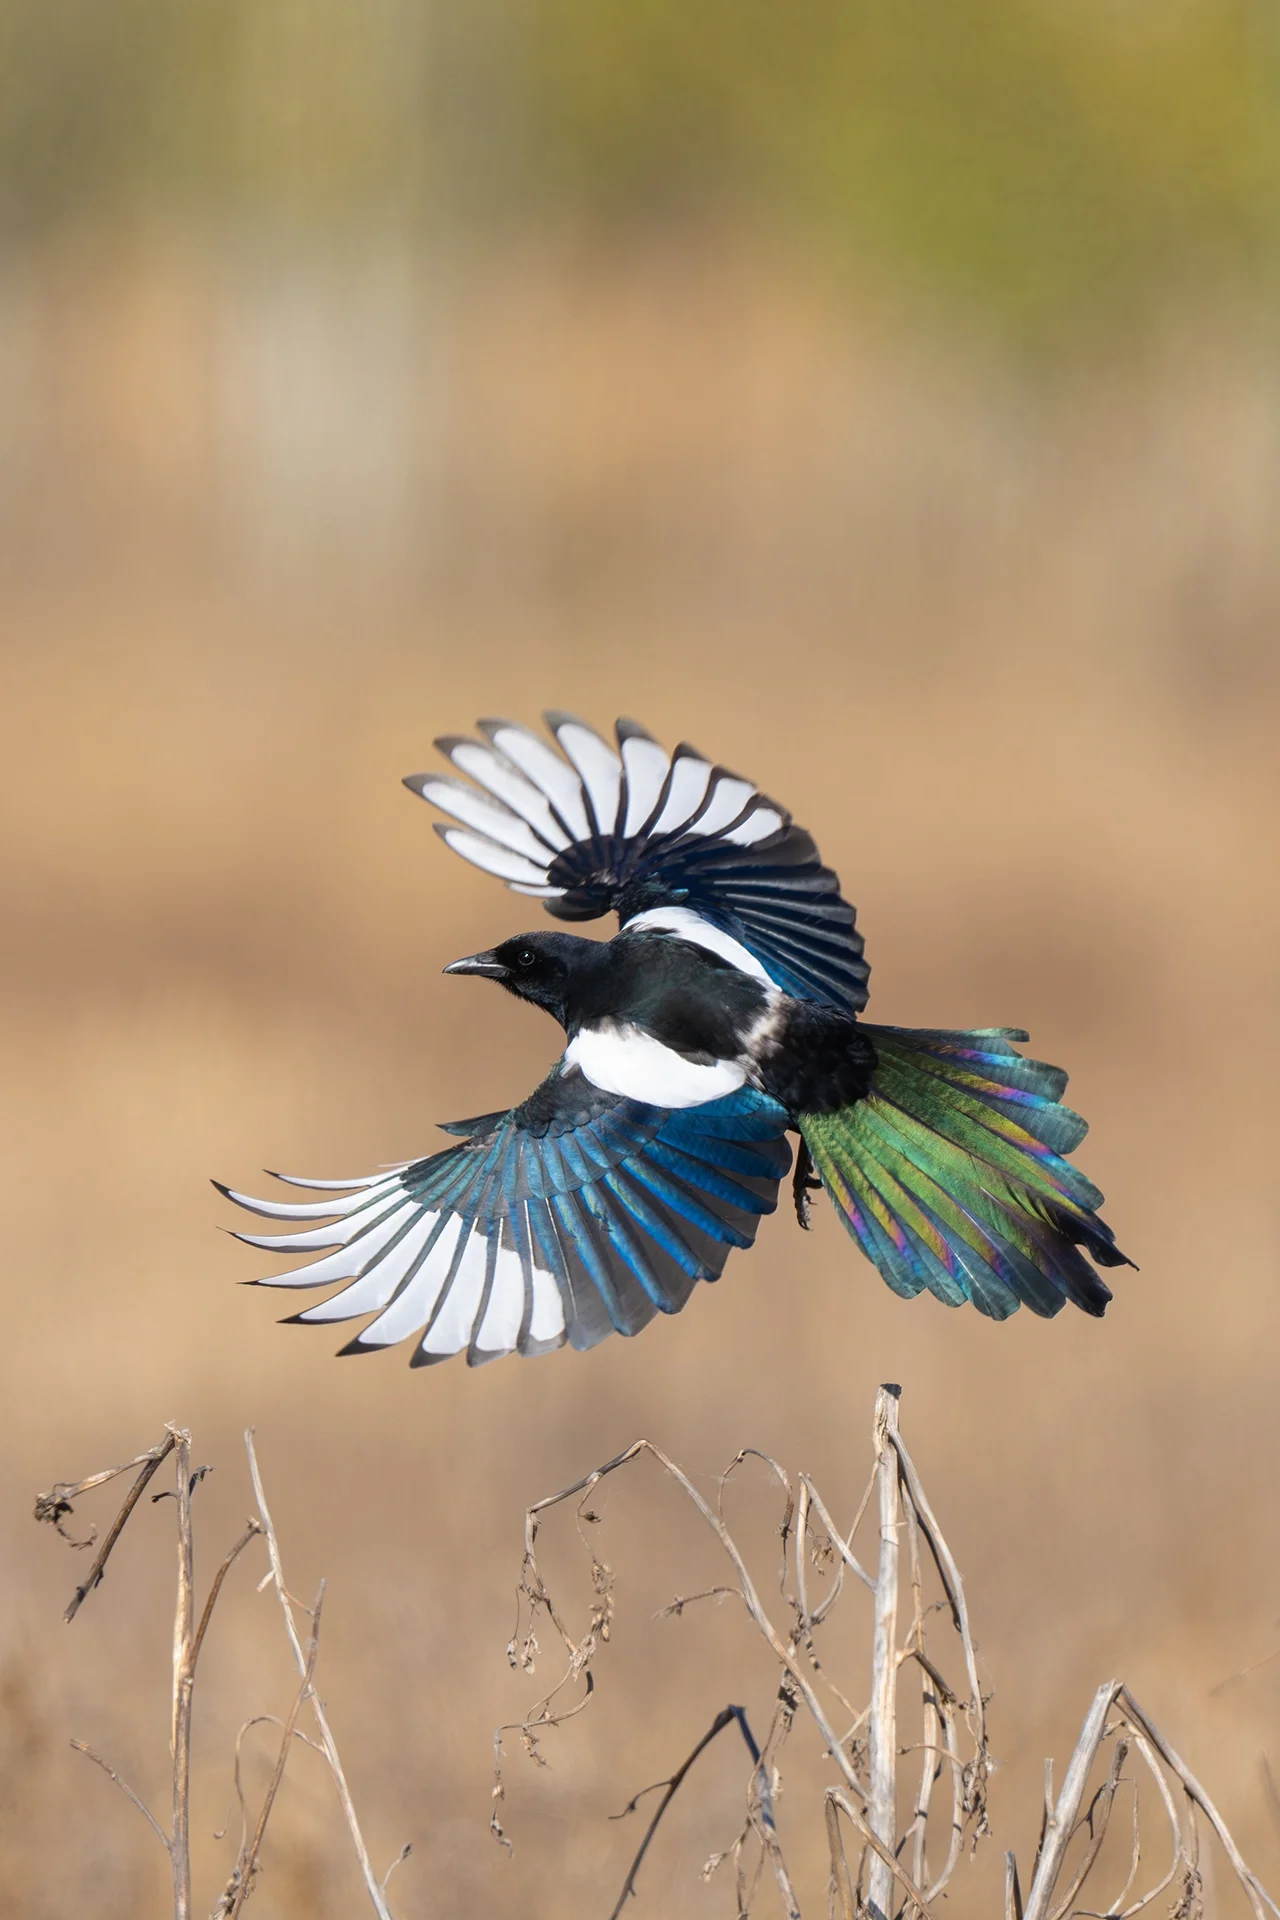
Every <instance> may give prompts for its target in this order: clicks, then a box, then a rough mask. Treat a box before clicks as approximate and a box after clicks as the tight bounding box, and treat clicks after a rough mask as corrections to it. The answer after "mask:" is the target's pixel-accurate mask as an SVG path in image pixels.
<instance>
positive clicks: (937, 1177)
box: [800, 1026, 1133, 1320]
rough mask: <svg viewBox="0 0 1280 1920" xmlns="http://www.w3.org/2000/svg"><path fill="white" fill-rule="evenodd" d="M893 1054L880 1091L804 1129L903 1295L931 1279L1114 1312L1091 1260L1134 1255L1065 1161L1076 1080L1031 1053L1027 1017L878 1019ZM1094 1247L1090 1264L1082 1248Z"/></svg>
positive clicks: (843, 1203)
mask: <svg viewBox="0 0 1280 1920" xmlns="http://www.w3.org/2000/svg"><path fill="white" fill-rule="evenodd" d="M861 1030H862V1032H864V1033H865V1034H866V1035H867V1036H868V1038H869V1039H870V1040H871V1041H872V1042H873V1043H874V1045H875V1049H876V1053H877V1056H878V1064H877V1066H876V1070H875V1073H874V1075H873V1077H872V1082H871V1091H870V1093H869V1094H868V1095H867V1097H866V1098H865V1099H863V1100H859V1101H858V1102H857V1104H856V1105H854V1106H852V1107H845V1108H843V1109H842V1110H841V1111H840V1112H839V1113H828V1114H801V1115H800V1131H801V1134H802V1135H803V1137H804V1140H805V1142H806V1144H807V1146H808V1148H809V1152H810V1153H811V1155H812V1156H813V1162H814V1165H815V1167H816V1168H817V1170H818V1172H819V1174H820V1175H821V1176H822V1182H823V1185H824V1186H825V1187H826V1190H827V1192H828V1193H829V1194H830V1196H831V1200H832V1202H833V1204H834V1206H835V1209H836V1211H837V1213H838V1214H839V1215H840V1217H841V1219H842V1220H843V1221H844V1223H845V1226H846V1227H847V1228H848V1230H849V1232H850V1233H851V1234H852V1235H853V1238H854V1239H855V1240H856V1241H857V1242H858V1245H859V1246H860V1247H861V1248H862V1250H863V1252H864V1253H865V1254H866V1256H867V1258H868V1259H869V1260H871V1261H872V1262H873V1263H874V1264H875V1265H876V1266H877V1267H878V1268H879V1269H880V1272H881V1273H882V1274H883V1276H884V1278H885V1279H886V1280H887V1281H888V1283H889V1285H890V1286H891V1287H892V1288H893V1290H894V1292H895V1293H899V1294H903V1295H905V1296H907V1297H910V1296H912V1295H914V1294H917V1293H920V1292H922V1291H923V1290H924V1288H926V1287H927V1288H928V1289H929V1290H930V1292H931V1293H934V1294H936V1295H937V1297H938V1299H939V1300H943V1301H945V1302H946V1304H947V1305H948V1306H960V1305H961V1304H962V1303H963V1302H964V1301H966V1300H972V1302H973V1304H974V1305H975V1306H976V1307H977V1308H978V1310H979V1312H980V1313H985V1314H989V1315H990V1316H991V1318H992V1319H993V1320H1004V1319H1006V1318H1007V1317H1008V1315H1009V1314H1011V1313H1013V1312H1015V1311H1016V1309H1017V1308H1018V1306H1019V1305H1020V1304H1021V1303H1022V1302H1023V1301H1025V1302H1026V1304H1027V1305H1028V1306H1029V1307H1030V1308H1031V1310H1032V1312H1033V1313H1039V1314H1045V1315H1048V1314H1054V1313H1057V1312H1058V1310H1059V1308H1060V1307H1061V1306H1062V1304H1063V1301H1064V1300H1073V1301H1074V1302H1075V1304H1076V1305H1077V1306H1078V1307H1082V1308H1083V1309H1084V1311H1085V1312H1086V1313H1092V1314H1101V1313H1104V1312H1105V1311H1106V1306H1107V1302H1108V1301H1109V1300H1110V1298H1111V1292H1110V1289H1109V1288H1108V1287H1107V1286H1106V1285H1105V1284H1104V1283H1103V1281H1102V1279H1101V1278H1100V1276H1099V1275H1098V1274H1097V1273H1096V1272H1095V1271H1094V1268H1093V1267H1092V1266H1091V1265H1090V1264H1089V1260H1093V1261H1095V1262H1096V1263H1097V1265H1098V1266H1102V1267H1117V1266H1132V1264H1133V1263H1132V1261H1130V1260H1129V1259H1127V1257H1126V1256H1125V1255H1124V1254H1123V1253H1121V1251H1120V1249H1119V1248H1118V1247H1117V1246H1116V1243H1115V1236H1114V1234H1113V1233H1112V1231H1111V1229H1110V1228H1109V1227H1108V1226H1107V1225H1106V1224H1105V1222H1104V1221H1102V1220H1101V1219H1099V1217H1098V1214H1097V1208H1099V1207H1100V1206H1101V1205H1102V1195H1101V1194H1100V1193H1099V1192H1098V1189H1097V1188H1096V1187H1095V1186H1094V1185H1093V1184H1092V1183H1091V1182H1090V1181H1088V1180H1086V1179H1085V1177H1084V1175H1083V1174H1082V1173H1080V1172H1079V1171H1078V1170H1077V1169H1076V1168H1075V1167H1073V1166H1072V1165H1071V1163H1070V1161H1069V1160H1068V1159H1067V1158H1066V1157H1065V1156H1066V1155H1067V1154H1069V1153H1070V1152H1071V1151H1072V1149H1073V1148H1074V1147H1076V1146H1078V1145H1079V1143H1080V1141H1081V1140H1082V1139H1083V1138H1084V1135H1085V1132H1086V1130H1087V1129H1086V1125H1085V1122H1084V1121H1083V1120H1082V1119H1081V1118H1080V1116H1079V1114H1077V1113H1073V1112H1072V1111H1071V1109H1070V1107H1064V1106H1062V1105H1060V1104H1059V1096H1060V1095H1061V1094H1062V1092H1063V1090H1064V1088H1065V1087H1066V1084H1067V1076H1066V1074H1065V1073H1063V1072H1062V1071H1061V1069H1060V1068H1058V1067H1049V1066H1045V1065H1043V1064H1042V1063H1041V1062H1040V1061H1038V1060H1027V1059H1024V1057H1023V1056H1022V1055H1021V1054H1020V1053H1019V1052H1018V1051H1017V1049H1016V1048H1015V1047H1014V1046H1012V1045H1011V1044H1010V1043H1011V1042H1012V1041H1015V1040H1017V1041H1025V1040H1026V1039H1027V1037H1028V1036H1027V1035H1026V1034H1025V1033H1022V1032H1019V1031H1018V1030H1017V1029H1016V1028H1012V1027H985V1028H979V1029H977V1030H976V1031H974V1032H972V1033H945V1032H938V1031H934V1030H932V1029H929V1028H925V1029H919V1030H913V1029H911V1028H909V1027H873V1026H863V1027H862V1029H861ZM1082 1248H1083V1249H1084V1250H1085V1252H1087V1253H1088V1255H1089V1260H1086V1259H1085V1257H1084V1253H1082V1252H1081V1249H1082Z"/></svg>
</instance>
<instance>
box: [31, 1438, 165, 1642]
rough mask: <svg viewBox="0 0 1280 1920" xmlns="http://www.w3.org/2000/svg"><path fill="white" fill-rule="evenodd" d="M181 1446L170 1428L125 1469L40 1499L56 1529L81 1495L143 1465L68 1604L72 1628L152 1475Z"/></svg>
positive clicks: (40, 1512)
mask: <svg viewBox="0 0 1280 1920" xmlns="http://www.w3.org/2000/svg"><path fill="white" fill-rule="evenodd" d="M177 1444H178V1437H177V1434H176V1432H175V1430H174V1429H173V1428H172V1427H170V1428H168V1429H167V1431H166V1433H165V1437H164V1439H163V1440H162V1441H161V1442H160V1445H159V1446H158V1447H153V1448H152V1449H151V1451H150V1453H140V1454H139V1455H138V1457H137V1459H135V1460H130V1461H129V1462H128V1463H127V1464H126V1465H125V1466H123V1467H109V1468H108V1469H107V1471H106V1472H105V1473H94V1474H90V1476H89V1478H88V1479H87V1480H80V1481H78V1482H77V1483H76V1484H75V1485H74V1486H67V1485H65V1484H61V1483H60V1484H59V1485H58V1486H56V1487H55V1488H54V1489H53V1491H52V1493H42V1494H41V1495H40V1496H39V1498H38V1499H37V1501H36V1519H37V1520H50V1521H52V1522H53V1524H54V1525H55V1526H56V1525H57V1524H58V1521H59V1518H60V1517H61V1515H62V1514H63V1513H69V1512H70V1511H71V1502H72V1500H74V1499H77V1498H78V1497H79V1495H80V1494H82V1493H90V1492H92V1490H93V1488H95V1487H101V1486H105V1485H106V1483H107V1481H109V1480H115V1479H117V1478H118V1477H119V1475H120V1474H122V1473H128V1472H129V1470H130V1468H132V1467H136V1466H141V1468H142V1471H141V1473H140V1474H139V1475H138V1477H137V1479H136V1480H135V1481H134V1483H133V1485H132V1486H131V1487H130V1489H129V1492H128V1494H127V1495H126V1497H125V1501H124V1505H123V1506H122V1507H121V1509H120V1511H119V1513H118V1514H117V1515H116V1517H115V1519H114V1521H113V1522H112V1524H111V1528H110V1531H109V1532H108V1534H107V1537H106V1539H105V1540H104V1541H103V1543H102V1546H101V1548H100V1549H99V1551H98V1555H97V1557H96V1559H95V1560H94V1563H93V1565H92V1566H91V1567H90V1569H89V1571H88V1573H87V1574H86V1575H85V1577H84V1579H83V1580H82V1581H81V1582H80V1585H79V1586H78V1587H77V1588H76V1590H75V1592H74V1593H73V1594H72V1596H71V1599H70V1600H69V1601H68V1603H67V1610H66V1612H65V1613H64V1614H63V1616H62V1617H63V1619H64V1620H65V1621H66V1622H67V1623H68V1625H70V1623H71V1621H73V1620H74V1619H75V1617H76V1615H77V1613H79V1611H80V1607H81V1604H82V1602H83V1601H84V1600H85V1599H86V1598H87V1597H88V1595H89V1594H91V1593H92V1592H93V1590H94V1588H95V1587H96V1586H97V1584H98V1582H99V1581H100V1580H101V1578H102V1573H103V1569H104V1568H105V1566H106V1564H107V1561H108V1560H109V1559H110V1557H111V1549H112V1548H113V1547H114V1546H115V1544H116V1541H117V1540H118V1539H119V1538H120V1535H121V1534H122V1533H123V1532H124V1528H125V1522H126V1521H127V1520H128V1518H129V1515H130V1514H131V1513H132V1512H133V1510H134V1508H135V1507H136V1506H137V1504H138V1502H139V1500H140V1499H141V1498H142V1495H143V1492H144V1491H145V1489H146V1487H147V1485H148V1483H149V1481H150V1480H151V1477H152V1475H153V1474H154V1473H155V1471H156V1469H157V1467H158V1466H159V1465H160V1463H161V1462H162V1461H163V1460H166V1459H167V1458H168V1457H169V1455H170V1454H171V1453H172V1452H173V1450H174V1448H175V1447H176V1446H177Z"/></svg>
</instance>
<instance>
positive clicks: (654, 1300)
mask: <svg viewBox="0 0 1280 1920" xmlns="http://www.w3.org/2000/svg"><path fill="white" fill-rule="evenodd" d="M474 1124H476V1125H477V1127H478V1131H476V1132H475V1133H473V1134H472V1136H471V1138H470V1139H468V1140H467V1141H466V1142H465V1143H464V1144H463V1145H461V1146H456V1147H449V1148H446V1149H445V1151H444V1152H442V1153H437V1154H433V1155H432V1156H431V1157H430V1158H429V1159H426V1160H415V1161H413V1162H411V1163H409V1164H406V1165H405V1166H402V1167H396V1168H393V1169H392V1170H391V1171H389V1172H387V1173H383V1174H378V1175H375V1176H373V1177H372V1178H370V1179H367V1180H360V1181H346V1180H344V1181H324V1180H298V1179H292V1178H289V1179H288V1184H289V1185H291V1186H295V1187H310V1188H324V1189H328V1190H330V1192H331V1193H332V1197H330V1198H326V1199H323V1200H319V1201H311V1202H298V1201H293V1200H286V1201H274V1200H254V1199H251V1198H250V1197H249V1196H247V1195H246V1194H242V1193H233V1192H232V1191H231V1190H230V1188H228V1187H221V1188H220V1191H221V1192H223V1193H225V1194H226V1195H227V1197H228V1199H231V1200H234V1201H235V1202H236V1203H237V1204H238V1205H239V1206H242V1207H246V1208H248V1209H249V1210H250V1211H251V1212H253V1213H260V1214H265V1215H267V1216H268V1217H269V1218H271V1219H277V1220H288V1221H305V1220H319V1219H321V1218H323V1217H326V1216H334V1217H333V1218H332V1219H331V1220H330V1223H329V1224H328V1225H321V1226H315V1227H309V1228H308V1227H304V1228H302V1229H300V1230H298V1231H292V1232H288V1233H283V1234H254V1233H241V1234H238V1235H237V1238H238V1239H241V1240H245V1241H247V1242H248V1244H249V1245H250V1246H254V1247H266V1248H268V1249H270V1250H271V1251H272V1252H279V1253H295V1252H304V1251H310V1250H311V1249H313V1248H316V1249H319V1248H332V1249H333V1251H332V1252H328V1253H325V1254H323V1255H322V1257H321V1258H320V1259H318V1260H313V1261H311V1262H310V1263H309V1264H308V1265H306V1266H303V1267H298V1268H296V1269H295V1270H294V1271H292V1272H290V1273H284V1274H279V1275H276V1276H274V1277H272V1278H270V1279H268V1280H265V1281H262V1282H259V1283H258V1284H260V1285H265V1286H273V1287H315V1286H321V1285H323V1284H325V1283H326V1282H328V1281H333V1280H341V1281H344V1282H346V1284H345V1285H344V1286H343V1287H342V1288H341V1290H340V1291H339V1292H337V1293H335V1294H333V1295H331V1296H330V1298H329V1299H327V1300H322V1301H320V1302H319V1303H318V1304H317V1305H315V1306H313V1307H308V1308H306V1309H305V1311H303V1312H302V1313H299V1314H296V1315H294V1316H293V1317H294V1318H295V1319H297V1320H302V1321H317V1320H319V1321H323V1320H351V1319H354V1318H356V1317H357V1316H359V1315H364V1314H373V1315H374V1316H375V1317H374V1318H373V1319H372V1320H371V1321H370V1322H369V1324H368V1325H367V1326H366V1327H364V1328H363V1329H362V1330H361V1331H360V1332H359V1333H358V1334H357V1335H356V1336H355V1338H354V1339H353V1340H352V1341H351V1342H350V1343H349V1344H348V1346H346V1347H345V1348H344V1349H343V1351H344V1352H346V1353H358V1352H366V1351H369V1350H371V1349H374V1348H378V1347H386V1346H391V1345H393V1344H395V1342H397V1341H399V1340H403V1339H405V1338H407V1337H408V1336H410V1335H414V1336H420V1337H419V1338H418V1339H417V1345H416V1346H415V1349H414V1353H413V1361H412V1364H413V1365H414V1366H425V1365H429V1364H430V1363H431V1362H433V1361H436V1360H443V1359H446V1358H447V1357H448V1356H449V1355H450V1354H454V1353H459V1352H461V1351H462V1350H463V1349H464V1348H465V1349H466V1354H467V1362H468V1364H469V1365H471V1366H474V1365H476V1364H478V1363H479V1362H480V1361H483V1360H491V1359H494V1358H496V1357H497V1356H498V1355H499V1354H504V1353H512V1352H518V1353H545V1352H547V1351H548V1350H549V1349H550V1348H552V1347H559V1346H562V1345H563V1344H564V1342H565V1341H566V1340H568V1341H569V1342H570V1344H571V1345H573V1346H575V1347H590V1346H594V1345H595V1343H596V1342H597V1341H598V1340H602V1339H603V1338H604V1337H605V1335H606V1334H608V1333H611V1332H613V1331H614V1330H616V1331H617V1332H619V1333H625V1334H632V1333H638V1332H639V1331H640V1329H641V1327H643V1326H645V1325H646V1324H647V1323H648V1322H649V1321H650V1320H651V1319H652V1318H653V1316H654V1314H655V1313H678V1312H679V1311H680V1309H681V1307H682V1306H683V1305H684V1304H685V1301H686V1300H687V1299H688V1298H689V1295H690V1293H692V1291H693V1287H694V1284H695V1282H696V1281H698V1280H715V1279H717V1278H718V1277H719V1274H720V1272H721V1270H722V1268H723V1267H724V1263H725V1261H726V1260H727V1259H728V1257H729V1252H730V1249H731V1248H733V1247H746V1246H750V1244H751V1242H752V1240H754V1238H755V1233H756V1227H757V1225H758V1223H759V1216H760V1215H761V1214H763V1213H771V1212H772V1211H773V1209H774V1207H775V1205H776V1203H777V1189H778V1182H779V1180H780V1179H781V1178H782V1176H783V1175H784V1174H785V1173H786V1171H787V1168H788V1166H789V1165H790V1160H791V1151H790V1148H789V1146H788V1145H787V1142H786V1141H785V1139H784V1138H783V1137H782V1135H783V1130H784V1128H785V1126H786V1124H787V1116H786V1113H785V1111H784V1110H783V1108H782V1107H780V1106H779V1105H778V1104H777V1102H776V1101H773V1100H771V1099H769V1098H768V1096H767V1095H765V1094H761V1093H756V1092H754V1091H752V1090H751V1089H749V1088H743V1089H741V1090H740V1091H738V1092H736V1093H733V1094H729V1095H727V1096H726V1097H725V1098H724V1099H721V1100H715V1101H711V1102H708V1103H707V1104H706V1105H704V1106H700V1107H685V1108H682V1109H680V1110H679V1111H678V1112H670V1111H668V1110H666V1109H664V1108H660V1107H651V1106H645V1105H643V1104H641V1103H640V1102H639V1101H635V1100H625V1099H621V1098H619V1097H618V1096H617V1095H615V1094H609V1093H603V1092H601V1090H600V1089H599V1088H598V1087H595V1086H593V1085H592V1084H591V1082H590V1081H588V1080H586V1079H585V1078H584V1077H583V1075H582V1074H581V1073H579V1072H578V1071H577V1070H576V1069H574V1068H568V1069H566V1068H564V1066H563V1064H561V1065H560V1066H557V1067H556V1068H555V1070H554V1071H553V1072H552V1074H551V1076H550V1077H549V1078H548V1079H547V1080H545V1081H544V1082H543V1084H542V1086H541V1087H539V1088H538V1090H537V1092H536V1093H534V1094H533V1096H532V1097H531V1098H530V1099H529V1100H527V1101H526V1102H525V1103H524V1105H523V1106H520V1107H516V1108H514V1109H513V1110H512V1112H510V1113H507V1114H502V1115H500V1116H493V1115H490V1116H488V1117H487V1118H486V1119H485V1120H484V1121H481V1122H478V1123H474ZM451 1130H452V1129H451ZM280 1177H281V1178H287V1176H280ZM347 1188H349V1189H352V1191H350V1192H341V1191H340V1190H341V1189H347Z"/></svg>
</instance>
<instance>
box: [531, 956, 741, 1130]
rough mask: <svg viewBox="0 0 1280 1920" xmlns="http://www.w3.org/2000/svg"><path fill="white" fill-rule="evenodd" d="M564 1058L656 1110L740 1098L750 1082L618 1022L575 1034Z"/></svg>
mask: <svg viewBox="0 0 1280 1920" xmlns="http://www.w3.org/2000/svg"><path fill="white" fill-rule="evenodd" d="M634 924H635V922H634V921H633V922H632V925H634ZM564 1057H565V1059H566V1061H567V1062H568V1063H569V1065H570V1066H573V1067H577V1068H578V1069H579V1071H580V1072H581V1073H582V1074H584V1075H585V1077H586V1078H587V1079H588V1080H589V1081H590V1082H591V1084H592V1086H593V1087H599V1088H600V1089H601V1091H602V1092H604V1093H616V1094H619V1095H621V1097H622V1098H623V1099H624V1100H643V1101H645V1103H646V1104H647V1105H649V1106H652V1107H700V1106H702V1104H703V1103H704V1101H707V1100H718V1099H720V1098H721V1096H722V1095H723V1094H726V1093H735V1092H736V1091H737V1089H738V1088H739V1087H740V1086H742V1085H744V1084H745V1082H746V1077H747V1076H746V1071H745V1069H744V1068H743V1067H741V1066H740V1065H739V1064H738V1062H737V1061H736V1060H715V1061H712V1063H711V1064H710V1065H709V1066H699V1065H698V1063H697V1061H695V1060H686V1059H685V1057H684V1055H683V1054H682V1053H677V1052H676V1051H675V1049H674V1048H673V1047H665V1046H663V1044H662V1042H661V1040H655V1039H654V1038H653V1036H652V1034H648V1033H642V1032H641V1031H640V1029H639V1027H633V1026H629V1025H626V1024H624V1023H621V1022H618V1021H607V1022H606V1023H605V1024H604V1025H603V1026H599V1027H589V1028H586V1029H584V1031H583V1032H581V1033H579V1034H575V1036H574V1038H573V1039H572V1040H571V1041H570V1042H569V1044H568V1046H567V1047H566V1048H565V1051H564Z"/></svg>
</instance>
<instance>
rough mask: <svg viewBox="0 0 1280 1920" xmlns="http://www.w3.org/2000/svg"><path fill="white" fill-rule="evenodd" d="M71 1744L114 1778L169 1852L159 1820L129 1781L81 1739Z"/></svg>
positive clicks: (170, 1849) (166, 1836) (126, 1797)
mask: <svg viewBox="0 0 1280 1920" xmlns="http://www.w3.org/2000/svg"><path fill="white" fill-rule="evenodd" d="M71 1745H72V1746H73V1748H74V1749H75V1751H76V1752H77V1753H82V1754H84V1756H85V1758H86V1759H87V1760H92V1761H93V1764H94V1766H95V1767H101V1768H102V1771H103V1772H104V1773H105V1774H106V1776H107V1778H108V1780H114V1782H115V1784H116V1785H117V1786H118V1787H119V1789H120V1791H121V1793H122V1794H123V1795H124V1797H125V1799H126V1800H129V1801H132V1803H133V1805H134V1806H135V1807H136V1808H137V1809H138V1812H139V1813H140V1814H141V1815H142V1817H143V1819H144V1820H145V1821H146V1823H147V1825H148V1826H149V1827H150V1828H151V1831H152V1832H153V1833H154V1834H155V1836H156V1839H157V1840H158V1841H159V1842H160V1845H161V1846H162V1847H163V1848H164V1850H165V1852H166V1853H171V1852H172V1848H171V1847H170V1845H169V1836H168V1834H167V1833H166V1832H165V1830H164V1828H163V1827H162V1826H161V1825H160V1822H159V1821H158V1820H157V1819H156V1817H155V1815H154V1813H152V1811H151V1809H150V1807H149V1806H148V1805H147V1803H146V1801H145V1800H144V1799H142V1797H141V1795H139V1794H137V1793H135V1792H134V1790H133V1788H132V1787H131V1786H130V1785H129V1782H128V1781H127V1780H122V1779H121V1777H120V1775H119V1774H118V1773H117V1772H116V1770H115V1768H114V1767H113V1766H111V1765H109V1763H108V1762H107V1761H105V1760H104V1759H103V1757H102V1755H101V1754H100V1753H95V1752H94V1750H93V1748H92V1747H89V1746H86V1745H85V1743H84V1741H83V1740H73V1741H72V1742H71Z"/></svg>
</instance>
